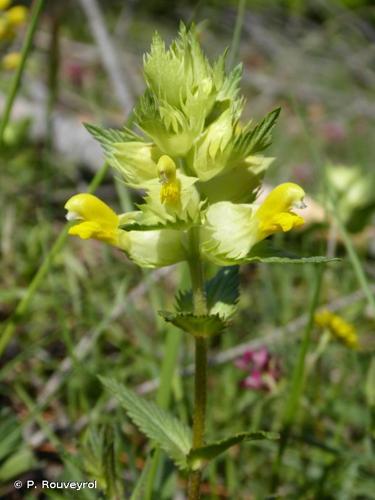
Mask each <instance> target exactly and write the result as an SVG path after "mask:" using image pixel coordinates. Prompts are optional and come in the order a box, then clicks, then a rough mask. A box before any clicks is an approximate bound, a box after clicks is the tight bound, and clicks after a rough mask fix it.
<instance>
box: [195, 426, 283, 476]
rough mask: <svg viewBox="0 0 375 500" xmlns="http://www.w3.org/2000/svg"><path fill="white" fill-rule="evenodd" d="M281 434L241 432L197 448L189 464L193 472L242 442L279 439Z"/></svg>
mask: <svg viewBox="0 0 375 500" xmlns="http://www.w3.org/2000/svg"><path fill="white" fill-rule="evenodd" d="M279 437H280V436H279V434H277V433H275V432H266V431H255V432H240V433H239V434H235V435H234V436H231V437H229V438H226V439H222V440H221V441H217V442H215V443H211V444H208V445H206V446H202V447H201V448H195V449H193V450H191V451H190V453H189V455H188V459H187V460H188V463H189V465H190V467H191V468H192V469H193V470H197V469H199V468H200V467H202V465H203V464H204V463H205V462H208V461H210V460H212V459H214V458H216V457H217V456H218V455H220V454H221V453H224V451H226V450H228V449H229V448H231V447H232V446H234V445H236V444H238V443H241V442H242V441H258V440H260V439H271V440H274V439H279Z"/></svg>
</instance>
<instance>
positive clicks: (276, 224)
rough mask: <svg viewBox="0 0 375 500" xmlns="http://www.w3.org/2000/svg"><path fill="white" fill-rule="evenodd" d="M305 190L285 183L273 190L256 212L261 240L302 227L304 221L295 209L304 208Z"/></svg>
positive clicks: (291, 183)
mask: <svg viewBox="0 0 375 500" xmlns="http://www.w3.org/2000/svg"><path fill="white" fill-rule="evenodd" d="M304 196H305V192H304V190H303V189H302V188H301V187H300V186H298V185H297V184H294V183H293V182H285V183H284V184H280V185H279V186H277V187H276V188H275V189H273V190H272V191H271V192H270V194H269V195H268V196H267V197H266V199H265V200H264V202H263V203H262V205H261V206H260V207H259V208H258V210H257V212H256V217H257V219H258V222H259V239H264V238H267V236H269V235H271V234H273V233H276V232H279V231H284V232H286V231H290V230H291V229H293V228H294V227H298V226H301V225H302V224H303V223H304V219H303V218H302V217H301V216H300V215H297V214H295V213H294V212H293V211H292V209H293V208H304V207H305V204H304V202H303V198H304Z"/></svg>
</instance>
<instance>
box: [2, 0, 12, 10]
mask: <svg viewBox="0 0 375 500" xmlns="http://www.w3.org/2000/svg"><path fill="white" fill-rule="evenodd" d="M11 3H12V0H0V10H5V9H7V8H8V7H9V5H10V4H11Z"/></svg>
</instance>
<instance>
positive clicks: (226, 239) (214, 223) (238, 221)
mask: <svg viewBox="0 0 375 500" xmlns="http://www.w3.org/2000/svg"><path fill="white" fill-rule="evenodd" d="M304 196H305V192H304V190H303V189H302V188H301V187H300V186H298V185H297V184H293V183H292V182H286V183H284V184H280V185H279V186H277V187H276V188H275V189H273V190H272V191H271V193H270V194H269V195H268V196H267V197H266V199H265V200H264V201H263V203H262V204H261V205H259V206H258V205H256V204H244V203H242V204H240V203H230V202H227V201H222V202H218V203H214V204H213V205H211V206H210V207H209V208H208V210H207V213H206V223H205V226H204V228H203V230H202V240H203V253H204V255H205V256H206V257H207V258H208V259H209V260H212V261H213V262H215V263H217V264H219V265H226V264H231V263H241V262H245V261H246V257H247V256H248V254H249V253H250V250H251V249H252V247H253V246H254V245H255V244H256V243H258V242H260V241H262V240H264V239H265V238H267V237H268V236H270V235H271V234H273V233H277V232H280V231H283V232H286V231H290V230H291V229H293V228H294V227H298V226H300V225H302V224H303V222H304V220H303V218H302V217H301V216H299V215H297V214H295V213H294V212H293V209H294V208H304V207H305V204H304V202H303V198H304Z"/></svg>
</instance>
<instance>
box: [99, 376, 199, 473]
mask: <svg viewBox="0 0 375 500" xmlns="http://www.w3.org/2000/svg"><path fill="white" fill-rule="evenodd" d="M99 379H100V381H101V382H102V384H103V385H104V386H105V387H106V388H107V389H108V390H109V391H110V392H111V394H112V395H113V396H114V397H115V398H116V399H117V400H118V402H119V403H120V404H121V405H122V406H123V407H124V408H125V411H126V413H127V414H128V415H129V417H130V418H131V420H132V421H133V422H134V423H135V424H136V425H137V427H139V429H140V430H141V431H142V432H143V433H144V434H146V436H147V437H149V438H150V439H152V440H153V441H155V442H156V443H157V444H158V445H159V446H160V447H161V448H162V449H163V450H164V451H165V452H166V453H167V455H168V456H169V457H170V458H172V460H173V461H174V462H175V463H176V465H177V466H178V467H179V468H180V469H186V468H187V467H188V464H187V460H186V457H187V455H188V453H189V451H190V448H191V431H190V429H189V428H188V427H187V426H186V425H185V424H183V423H182V422H180V421H179V420H177V418H175V417H174V416H173V415H171V414H170V413H168V412H167V411H165V410H163V409H161V408H160V407H159V406H157V405H156V404H155V403H153V402H151V401H147V400H146V399H144V398H142V397H140V396H138V395H137V394H136V393H135V392H133V391H131V390H130V389H127V388H126V387H124V386H123V385H122V384H120V383H119V382H117V381H116V380H113V379H110V378H107V377H99Z"/></svg>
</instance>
